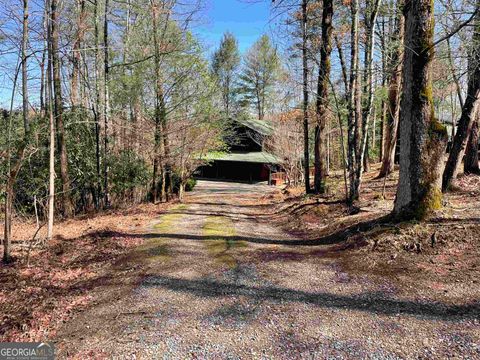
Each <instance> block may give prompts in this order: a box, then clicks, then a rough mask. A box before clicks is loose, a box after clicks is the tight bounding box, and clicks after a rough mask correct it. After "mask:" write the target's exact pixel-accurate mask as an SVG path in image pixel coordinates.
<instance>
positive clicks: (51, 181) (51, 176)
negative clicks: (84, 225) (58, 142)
mask: <svg viewBox="0 0 480 360" xmlns="http://www.w3.org/2000/svg"><path fill="white" fill-rule="evenodd" d="M48 1H49V0H47V8H48V6H49V5H48ZM47 14H48V15H47V16H46V18H47V19H50V16H49V15H50V14H49V13H48V12H47ZM46 27H47V31H46V32H47V47H48V63H47V76H46V78H47V79H46V80H47V81H46V82H47V86H46V90H47V91H46V94H47V96H46V97H45V99H46V101H47V102H48V117H49V128H50V143H49V160H48V165H49V168H48V223H47V241H50V240H51V238H52V236H53V220H54V216H55V213H54V212H55V207H54V206H55V118H54V110H53V109H54V106H53V94H52V87H53V79H52V62H53V61H52V54H53V51H52V48H51V45H52V41H51V39H50V38H51V35H52V34H51V31H50V30H51V25H50V21H49V20H47V23H46Z"/></svg>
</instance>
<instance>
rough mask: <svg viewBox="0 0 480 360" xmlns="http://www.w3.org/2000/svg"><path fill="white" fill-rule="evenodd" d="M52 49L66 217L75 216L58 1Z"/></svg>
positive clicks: (53, 18) (53, 0)
mask: <svg viewBox="0 0 480 360" xmlns="http://www.w3.org/2000/svg"><path fill="white" fill-rule="evenodd" d="M50 5H51V34H52V36H51V42H52V45H51V49H52V68H53V88H54V95H55V96H54V98H55V106H54V114H55V120H56V123H57V134H58V137H57V139H58V149H59V150H60V175H61V178H62V203H63V214H64V216H65V217H71V216H72V215H73V207H72V202H71V199H70V177H69V175H68V154H67V144H66V141H65V127H64V125H63V99H62V83H61V77H60V66H61V65H60V58H59V49H58V43H59V41H58V23H57V22H58V19H57V15H58V13H57V0H51V3H50Z"/></svg>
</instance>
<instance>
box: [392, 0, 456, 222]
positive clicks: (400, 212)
mask: <svg viewBox="0 0 480 360" xmlns="http://www.w3.org/2000/svg"><path fill="white" fill-rule="evenodd" d="M433 11H434V2H433V1H432V0H417V1H409V2H407V3H406V4H405V8H404V14H405V57H404V71H403V97H402V104H401V106H402V111H401V116H400V139H402V143H401V145H400V179H399V184H398V188H397V196H396V199H395V207H394V215H395V216H396V217H397V218H399V219H412V218H414V219H423V218H425V217H426V216H427V215H429V214H430V213H431V212H432V211H433V210H435V209H438V208H440V207H441V205H442V201H441V200H442V192H441V175H442V174H441V170H442V164H443V159H444V153H445V148H446V143H447V137H448V134H447V130H446V128H445V127H444V126H443V125H441V124H440V123H439V122H438V121H437V120H436V119H435V115H434V107H433V94H432V82H431V64H432V60H433V56H434V51H433V34H434V20H433Z"/></svg>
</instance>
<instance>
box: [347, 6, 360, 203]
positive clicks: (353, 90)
mask: <svg viewBox="0 0 480 360" xmlns="http://www.w3.org/2000/svg"><path fill="white" fill-rule="evenodd" d="M350 12H351V21H352V24H351V29H350V31H351V33H350V37H351V40H350V41H351V45H350V81H349V88H348V145H347V149H348V175H349V181H350V190H349V195H348V200H349V202H350V203H351V202H353V201H354V200H356V198H357V196H358V194H357V193H356V185H355V182H356V178H355V169H356V166H357V165H356V164H357V144H358V142H357V139H358V130H359V129H358V127H359V125H360V121H359V120H360V119H359V118H360V114H359V112H360V111H359V110H360V109H359V106H358V105H359V91H358V90H359V88H360V87H359V76H358V75H359V74H358V70H359V69H358V41H359V35H358V12H359V9H358V0H352V1H351V2H350Z"/></svg>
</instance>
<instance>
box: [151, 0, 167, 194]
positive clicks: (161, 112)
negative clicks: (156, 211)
mask: <svg viewBox="0 0 480 360" xmlns="http://www.w3.org/2000/svg"><path fill="white" fill-rule="evenodd" d="M151 4H152V25H153V42H154V51H155V53H154V61H155V64H154V67H155V134H154V138H155V140H154V141H155V145H154V159H153V178H152V200H153V202H154V203H156V202H157V201H158V199H159V197H160V200H161V201H163V200H164V199H165V198H166V186H165V185H166V184H165V182H166V174H165V170H166V169H165V163H164V160H165V159H164V154H165V139H164V136H165V135H164V131H165V126H164V125H165V123H166V121H165V120H166V111H165V100H164V94H163V84H162V77H161V69H160V61H161V58H160V44H159V41H160V39H159V34H158V18H159V14H158V12H159V9H158V5H157V4H156V3H155V1H153V0H152V2H151ZM159 172H160V178H161V187H160V194H158V175H159ZM159 195H160V196H159Z"/></svg>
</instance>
